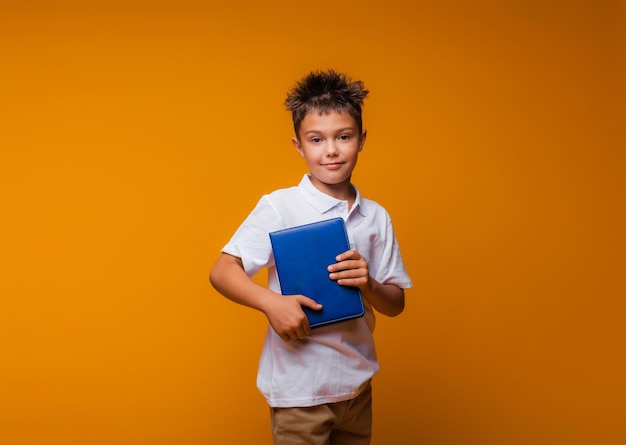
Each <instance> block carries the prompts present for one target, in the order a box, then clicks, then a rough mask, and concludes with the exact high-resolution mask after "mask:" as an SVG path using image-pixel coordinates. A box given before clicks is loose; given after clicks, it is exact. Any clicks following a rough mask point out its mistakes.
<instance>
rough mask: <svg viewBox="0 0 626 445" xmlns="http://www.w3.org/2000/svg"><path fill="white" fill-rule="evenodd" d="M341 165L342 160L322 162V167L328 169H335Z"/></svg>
mask: <svg viewBox="0 0 626 445" xmlns="http://www.w3.org/2000/svg"><path fill="white" fill-rule="evenodd" d="M342 165H343V162H333V163H330V164H322V167H324V168H327V169H329V170H336V169H338V168H340V167H341V166H342Z"/></svg>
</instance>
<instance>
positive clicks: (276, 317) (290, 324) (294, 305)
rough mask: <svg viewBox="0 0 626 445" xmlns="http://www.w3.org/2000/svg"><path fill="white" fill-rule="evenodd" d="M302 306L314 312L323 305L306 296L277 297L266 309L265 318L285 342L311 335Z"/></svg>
mask: <svg viewBox="0 0 626 445" xmlns="http://www.w3.org/2000/svg"><path fill="white" fill-rule="evenodd" d="M302 306H306V307H309V308H311V309H313V310H320V309H322V305H321V304H319V303H316V302H315V301H314V300H312V299H311V298H308V297H305V296H304V295H288V296H283V295H277V296H276V298H274V299H272V301H271V302H270V303H268V306H267V307H266V309H265V311H264V312H265V316H266V317H267V319H268V320H269V322H270V325H271V326H272V329H274V331H275V332H276V334H278V335H279V336H280V338H282V339H283V340H285V341H289V340H293V339H296V338H299V339H303V338H306V337H307V336H308V335H309V334H310V333H311V327H310V326H309V320H308V318H307V317H306V314H305V313H304V311H303V310H302Z"/></svg>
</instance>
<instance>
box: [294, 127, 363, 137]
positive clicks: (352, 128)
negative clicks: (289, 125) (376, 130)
mask: <svg viewBox="0 0 626 445" xmlns="http://www.w3.org/2000/svg"><path fill="white" fill-rule="evenodd" d="M346 131H354V127H344V128H339V129H337V130H336V131H335V132H336V133H341V132H346ZM309 133H323V131H322V130H315V129H313V130H309V131H307V132H305V133H304V134H305V135H307V134H309Z"/></svg>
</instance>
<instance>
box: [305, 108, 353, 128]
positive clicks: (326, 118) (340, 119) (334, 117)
mask: <svg viewBox="0 0 626 445" xmlns="http://www.w3.org/2000/svg"><path fill="white" fill-rule="evenodd" d="M345 128H354V129H357V128H358V125H357V123H356V120H355V119H354V117H352V115H350V113H348V112H347V111H336V110H327V111H322V110H319V109H313V110H311V111H309V112H308V113H307V114H306V115H305V116H304V119H302V122H301V123H300V131H301V132H302V133H304V132H307V131H323V130H333V129H345Z"/></svg>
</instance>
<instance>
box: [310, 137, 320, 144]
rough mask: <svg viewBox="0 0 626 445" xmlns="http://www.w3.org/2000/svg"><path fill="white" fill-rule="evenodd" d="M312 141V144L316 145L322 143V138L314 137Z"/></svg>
mask: <svg viewBox="0 0 626 445" xmlns="http://www.w3.org/2000/svg"><path fill="white" fill-rule="evenodd" d="M310 141H311V142H313V143H314V144H319V143H320V142H322V138H320V137H317V136H313V137H312V138H311V139H310Z"/></svg>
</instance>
